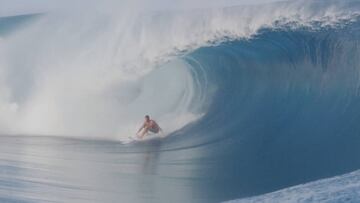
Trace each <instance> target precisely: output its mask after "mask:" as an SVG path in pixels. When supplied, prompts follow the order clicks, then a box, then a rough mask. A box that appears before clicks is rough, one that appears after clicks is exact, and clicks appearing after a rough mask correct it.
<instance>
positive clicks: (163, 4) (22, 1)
mask: <svg viewBox="0 0 360 203" xmlns="http://www.w3.org/2000/svg"><path fill="white" fill-rule="evenodd" d="M105 1H108V2H110V1H113V2H117V3H118V2H119V1H121V3H122V5H126V4H127V3H130V2H131V4H133V2H134V0H117V1H115V0H105ZM136 1H137V2H138V4H141V5H144V4H148V6H150V7H156V8H158V9H164V8H171V9H176V8H180V9H186V8H203V7H219V6H232V5H243V4H254V3H255V4H256V3H268V2H274V1H278V0H178V1H174V0H136ZM100 2H101V3H104V0H86V1H85V0H0V16H11V15H19V14H28V13H38V12H49V11H51V10H57V9H62V8H67V7H69V6H70V7H74V6H76V5H78V6H81V5H83V4H86V5H87V6H88V5H97V4H99V3H100ZM84 8H86V6H85V7H84Z"/></svg>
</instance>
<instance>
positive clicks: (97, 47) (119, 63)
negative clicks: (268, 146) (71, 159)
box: [0, 1, 359, 139]
mask: <svg viewBox="0 0 360 203" xmlns="http://www.w3.org/2000/svg"><path fill="white" fill-rule="evenodd" d="M106 5H107V4H105V6H106ZM358 7H359V3H358V2H357V1H295V2H281V3H272V4H265V5H256V6H238V7H226V8H213V9H196V10H184V11H173V10H171V11H154V10H151V11H147V10H146V9H145V10H144V8H141V9H137V8H136V7H131V9H128V8H127V9H121V8H117V10H116V11H115V9H112V8H109V9H108V10H106V12H97V13H96V14H95V13H94V12H92V11H93V10H91V9H90V10H89V11H86V12H82V13H79V12H77V10H76V9H70V10H63V11H58V12H53V13H48V14H44V15H42V16H41V17H39V18H37V20H36V22H33V23H31V24H30V25H26V26H25V27H23V28H22V29H19V30H18V31H17V32H16V33H13V34H11V35H10V36H7V37H6V38H5V39H4V40H2V41H1V43H2V46H1V48H0V63H1V69H0V73H1V77H0V84H1V95H0V104H1V106H2V107H1V109H0V130H1V132H2V133H11V134H14V133H21V134H46V135H66V136H78V135H82V136H86V137H97V138H101V139H122V138H125V137H127V136H129V134H132V133H133V132H134V131H135V129H137V127H138V125H139V122H140V123H141V120H142V117H143V115H144V114H150V115H153V116H154V117H155V118H156V119H157V120H158V121H159V123H161V124H162V126H163V128H164V129H165V130H166V131H167V132H168V134H171V133H174V132H176V131H177V130H180V129H184V127H185V128H190V127H191V126H194V122H195V121H200V122H202V123H206V122H207V121H208V120H209V119H207V118H210V117H213V118H217V120H218V123H217V125H214V127H216V128H217V129H219V128H221V129H226V130H231V129H234V128H236V129H241V131H242V129H243V128H242V127H241V126H248V125H249V122H250V121H251V120H253V121H252V122H256V123H264V122H265V123H266V122H268V120H266V121H264V120H260V121H259V120H257V119H259V117H258V115H263V114H264V113H265V112H267V114H269V120H270V117H272V113H273V112H269V110H265V109H263V108H261V106H264V105H263V103H258V105H259V106H254V105H255V104H256V102H260V101H259V100H258V99H260V98H261V97H264V98H263V99H268V100H269V101H267V102H275V101H273V99H281V98H282V99H285V98H283V97H291V98H290V99H294V98H295V97H292V95H294V96H297V95H298V94H300V92H301V91H305V90H302V89H301V88H302V87H301V85H302V84H301V81H302V80H304V77H305V76H301V74H303V75H305V74H313V72H316V71H315V70H318V68H317V65H318V64H314V63H318V62H319V61H317V60H319V59H318V56H317V55H315V56H308V55H310V54H311V53H309V52H306V51H307V50H303V51H302V52H301V53H291V52H290V53H285V52H286V51H292V50H289V49H291V48H300V49H305V48H304V47H305V46H308V45H306V42H304V41H303V44H296V43H295V42H291V40H293V39H291V38H290V39H288V38H287V36H286V35H290V34H291V31H293V32H295V33H294V35H295V34H296V33H297V32H299V30H301V29H309V30H316V29H320V31H319V32H320V33H321V30H322V29H323V28H326V27H329V28H330V27H341V26H343V24H351V23H353V21H355V22H356V20H357V17H356V16H357V15H358V9H357V8H358ZM96 11H98V10H96ZM134 11H135V12H134ZM255 13H256V14H255ZM285 27H286V28H288V29H289V31H288V32H284V33H282V34H279V33H281V32H275V33H273V32H272V30H274V29H275V30H276V29H282V28H285ZM266 30H267V31H266ZM335 30H336V29H335ZM309 32H310V31H309ZM314 32H315V31H314ZM334 32H335V31H334ZM261 33H262V34H261ZM266 33H269V34H271V33H273V35H274V37H278V38H279V39H278V42H276V43H280V44H277V45H276V44H271V43H270V44H266V42H265V41H266V40H272V41H274V40H276V39H272V36H270V37H267V36H266ZM276 33H278V34H276ZM320 33H319V34H320ZM279 35H284V36H279ZM300 37H301V36H300ZM280 38H284V40H288V41H290V42H288V43H289V44H283V42H281V40H280ZM261 39H263V41H261ZM259 40H260V41H259ZM303 40H307V39H303ZM318 40H319V41H321V40H322V39H318ZM315 41H316V39H315ZM284 43H285V42H284ZM319 43H320V42H319ZM330 45H332V44H329V46H330ZM262 46H267V47H262ZM283 46H285V47H283ZM286 46H288V47H286ZM291 46H292V47H291ZM279 47H280V48H279ZM261 48H264V49H263V50H262V51H261ZM318 49H319V47H317V45H315V47H314V49H311V47H310V48H309V50H308V51H313V52H316V53H314V54H319V53H317V52H318V51H320V52H321V51H324V52H325V53H326V52H327V51H326V50H325V49H324V50H318ZM259 50H260V51H259ZM269 51H270V52H271V54H268V53H269ZM287 54H288V55H291V58H286V57H284V58H281V57H280V56H286V55H287ZM296 54H299V56H297V55H296ZM321 54H324V53H321ZM301 57H302V58H301ZM312 57H315V59H313V60H315V62H314V61H311V60H312V59H311V58H312ZM344 57H345V56H344ZM308 58H310V59H308ZM19 59H21V60H19ZM291 60H292V61H291ZM306 60H309V61H306ZM325 60H331V59H330V56H329V58H327V59H325ZM344 60H345V59H344ZM265 62H266V63H265ZM295 62H297V63H299V64H294V63H295ZM300 62H301V63H302V64H300ZM312 62H313V63H312ZM320 62H322V61H320ZM329 63H330V62H329ZM215 64H216V65H215ZM289 64H290V66H291V67H293V68H294V67H297V68H296V70H298V72H296V71H293V72H291V71H292V70H293V69H291V68H289V67H288V66H289ZM244 65H246V66H247V67H249V69H244V68H243V66H244ZM322 65H324V64H322ZM265 67H268V70H270V69H274V70H272V71H274V72H273V73H271V74H270V73H265V72H261V71H264V70H265ZM271 67H272V68H271ZM280 67H282V68H280ZM276 73H278V74H276ZM254 74H255V75H254ZM257 74H259V75H257ZM286 74H288V75H291V76H292V77H293V79H294V81H289V80H288V79H286V80H285V79H284V78H283V77H284V75H286ZM316 74H317V75H316ZM316 74H315V75H314V76H312V77H314V78H313V80H316V79H320V78H321V77H322V76H321V75H323V74H321V73H316ZM230 75H232V76H233V77H230ZM235 75H236V76H235ZM272 76H276V77H278V78H277V79H278V81H276V82H275V81H273V80H274V78H271V77H272ZM259 77H263V79H264V80H265V81H259V82H258V83H252V82H251V80H259ZM316 77H319V78H316ZM266 81H267V82H270V83H271V86H269V87H265V84H266V83H265V82H266ZM266 85H267V84H266ZM276 85H284V87H282V86H281V88H280V87H279V89H276V87H277V86H276ZM296 85H297V86H298V87H296ZM313 85H315V86H316V85H318V84H316V82H315V81H313V82H311V81H310V82H309V84H307V86H308V88H313V87H312V86H313ZM285 87H286V88H287V89H286V88H285ZM291 88H293V89H291ZM296 88H298V90H296ZM344 88H346V87H344ZM270 90H271V91H274V92H273V93H272V95H273V96H271V97H270V96H269V97H268V95H267V94H269V92H270ZM327 90H328V89H326V88H325V90H324V91H327ZM286 91H290V92H286ZM291 91H292V92H291ZM295 91H298V92H297V93H295ZM328 91H330V89H329V90H328ZM265 92H268V93H266V95H261V94H262V93H264V94H265ZM305 92H306V91H305ZM250 97H253V98H250ZM267 102H264V103H267ZM277 105H278V104H277ZM293 105H294V106H293V107H289V109H290V110H289V111H293V110H294V109H297V108H295V107H296V104H293ZM233 109H236V111H234V110H233ZM234 112H236V114H238V115H233V114H232V113H234ZM244 115H246V116H244ZM284 116H291V115H284ZM227 117H231V118H232V120H231V122H226V123H224V121H228V119H227ZM200 118H201V119H200ZM251 118H252V119H251ZM211 120H212V121H211V122H215V120H216V119H211ZM241 120H242V121H241ZM234 122H236V124H235V123H234ZM239 123H240V124H241V125H240V126H239V125H238V124H239ZM210 124H211V123H208V124H207V125H210ZM199 125H200V124H199ZM196 128H198V129H204V130H206V129H209V128H207V127H206V128H202V127H201V125H200V126H197V127H196ZM175 134H176V133H175Z"/></svg>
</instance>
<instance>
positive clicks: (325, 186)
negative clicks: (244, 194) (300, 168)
mask: <svg viewBox="0 0 360 203" xmlns="http://www.w3.org/2000/svg"><path fill="white" fill-rule="evenodd" d="M359 189H360V171H359V170H358V171H354V172H352V173H348V174H345V175H341V176H336V177H333V178H327V179H323V180H318V181H313V182H310V183H306V184H302V185H298V186H293V187H289V188H285V189H282V190H279V191H276V192H272V193H268V194H265V195H259V196H256V197H250V198H244V199H239V200H233V201H228V202H227V203H242V202H246V203H251V202H256V203H261V202H267V203H272V202H274V203H275V202H284V203H291V202H316V203H318V202H359V201H360V192H359Z"/></svg>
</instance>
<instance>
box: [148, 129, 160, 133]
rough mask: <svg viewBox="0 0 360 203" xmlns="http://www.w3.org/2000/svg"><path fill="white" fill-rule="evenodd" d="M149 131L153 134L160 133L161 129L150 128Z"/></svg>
mask: <svg viewBox="0 0 360 203" xmlns="http://www.w3.org/2000/svg"><path fill="white" fill-rule="evenodd" d="M149 131H150V132H152V133H158V132H159V128H149Z"/></svg>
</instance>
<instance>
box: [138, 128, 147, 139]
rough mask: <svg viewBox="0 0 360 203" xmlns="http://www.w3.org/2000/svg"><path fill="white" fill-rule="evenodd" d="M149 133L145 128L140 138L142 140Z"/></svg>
mask: <svg viewBox="0 0 360 203" xmlns="http://www.w3.org/2000/svg"><path fill="white" fill-rule="evenodd" d="M148 131H149V127H145V128H144V129H143V131H142V132H141V133H140V136H139V137H140V138H141V139H142V138H143V137H144V136H145V135H146V134H147V133H148Z"/></svg>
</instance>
